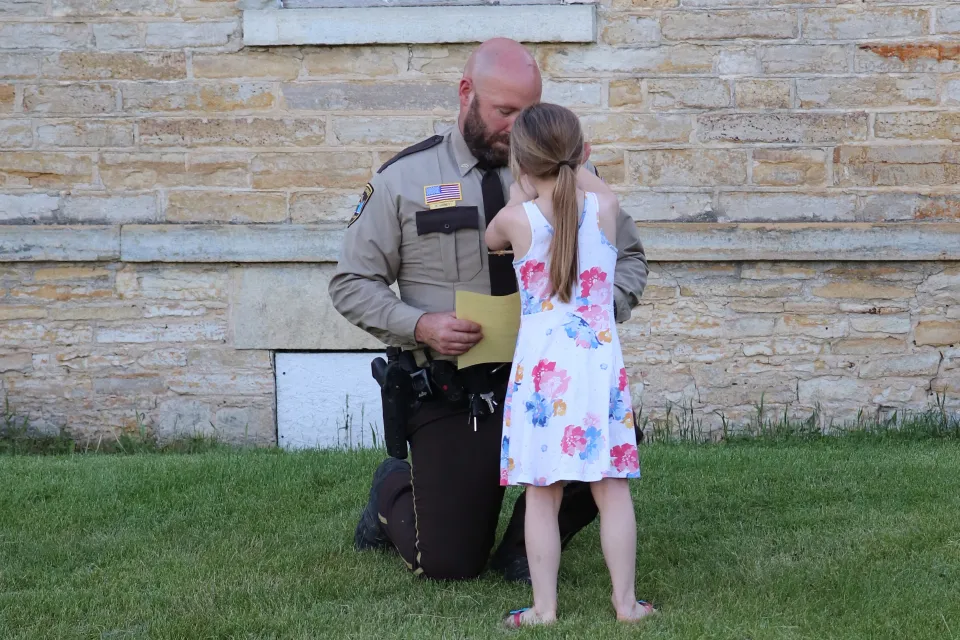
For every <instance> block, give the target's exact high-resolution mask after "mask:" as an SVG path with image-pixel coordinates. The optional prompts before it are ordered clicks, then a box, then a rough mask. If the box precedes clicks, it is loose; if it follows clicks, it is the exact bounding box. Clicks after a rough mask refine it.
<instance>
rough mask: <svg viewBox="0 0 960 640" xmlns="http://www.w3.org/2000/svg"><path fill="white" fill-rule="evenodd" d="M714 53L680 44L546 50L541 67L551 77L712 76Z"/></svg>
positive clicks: (709, 50)
mask: <svg viewBox="0 0 960 640" xmlns="http://www.w3.org/2000/svg"><path fill="white" fill-rule="evenodd" d="M713 59H714V52H713V50H712V49H711V48H709V47H702V46H694V45H677V46H668V47H647V48H639V49H604V48H601V47H597V48H590V49H586V50H582V49H569V48H566V47H560V48H549V47H544V48H543V49H542V54H541V56H540V64H541V67H542V68H543V70H544V72H545V73H546V74H547V75H550V76H553V77H564V76H569V75H578V76H579V75H587V76H595V75H596V74H598V73H663V74H672V73H709V72H711V71H712V70H713Z"/></svg>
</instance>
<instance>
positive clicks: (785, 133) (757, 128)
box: [697, 112, 867, 143]
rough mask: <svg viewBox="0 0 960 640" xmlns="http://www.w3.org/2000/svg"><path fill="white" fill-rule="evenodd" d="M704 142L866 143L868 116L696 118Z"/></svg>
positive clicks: (740, 115)
mask: <svg viewBox="0 0 960 640" xmlns="http://www.w3.org/2000/svg"><path fill="white" fill-rule="evenodd" d="M697 123H698V125H699V127H698V137H699V138H700V140H701V141H703V142H791V143H824V142H839V141H855V140H866V138H867V114H866V113H862V112H852V113H842V114H833V113H722V114H709V115H702V116H698V117H697Z"/></svg>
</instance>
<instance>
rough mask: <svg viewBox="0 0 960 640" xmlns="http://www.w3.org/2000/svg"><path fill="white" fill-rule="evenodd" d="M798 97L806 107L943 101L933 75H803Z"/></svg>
mask: <svg viewBox="0 0 960 640" xmlns="http://www.w3.org/2000/svg"><path fill="white" fill-rule="evenodd" d="M797 100H798V101H799V103H800V106H801V107H802V108H804V109H817V108H841V107H843V108H857V107H860V108H863V107H896V106H933V105H936V104H939V103H940V97H939V93H938V90H937V79H936V78H935V77H932V76H889V75H880V76H857V77H831V78H800V79H798V80H797Z"/></svg>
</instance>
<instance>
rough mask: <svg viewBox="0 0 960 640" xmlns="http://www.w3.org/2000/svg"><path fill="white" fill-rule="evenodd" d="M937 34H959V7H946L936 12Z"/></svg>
mask: <svg viewBox="0 0 960 640" xmlns="http://www.w3.org/2000/svg"><path fill="white" fill-rule="evenodd" d="M937 33H960V7H957V6H955V5H954V6H950V5H948V6H945V7H941V8H940V9H939V10H938V11H937Z"/></svg>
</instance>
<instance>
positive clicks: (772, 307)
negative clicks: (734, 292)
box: [727, 300, 783, 313]
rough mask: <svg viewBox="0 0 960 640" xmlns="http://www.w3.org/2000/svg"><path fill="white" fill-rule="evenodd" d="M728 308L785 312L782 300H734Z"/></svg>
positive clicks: (744, 311) (760, 311)
mask: <svg viewBox="0 0 960 640" xmlns="http://www.w3.org/2000/svg"><path fill="white" fill-rule="evenodd" d="M727 308H728V309H730V310H731V311H736V312H737V313H783V303H782V302H769V301H762V302H761V301H754V300H733V301H732V302H730V304H728V305H727Z"/></svg>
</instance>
